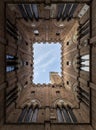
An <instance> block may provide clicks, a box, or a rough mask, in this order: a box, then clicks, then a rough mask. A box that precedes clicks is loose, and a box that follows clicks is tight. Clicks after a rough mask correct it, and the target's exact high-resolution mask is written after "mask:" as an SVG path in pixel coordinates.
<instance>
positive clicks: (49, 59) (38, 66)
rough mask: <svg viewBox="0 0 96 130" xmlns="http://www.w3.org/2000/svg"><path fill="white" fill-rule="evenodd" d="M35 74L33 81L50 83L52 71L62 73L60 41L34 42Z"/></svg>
mask: <svg viewBox="0 0 96 130" xmlns="http://www.w3.org/2000/svg"><path fill="white" fill-rule="evenodd" d="M33 48H34V49H33V52H34V54H33V56H34V65H33V67H34V69H33V72H34V75H33V77H34V78H33V83H35V84H37V83H40V84H43V83H46V84H48V83H50V72H58V73H59V75H61V69H60V68H61V45H60V43H58V42H57V43H55V44H54V43H51V44H49V43H44V44H43V43H40V44H39V43H34V44H33Z"/></svg>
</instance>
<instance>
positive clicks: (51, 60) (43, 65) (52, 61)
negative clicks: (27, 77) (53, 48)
mask: <svg viewBox="0 0 96 130" xmlns="http://www.w3.org/2000/svg"><path fill="white" fill-rule="evenodd" d="M55 60H56V58H54V57H52V58H51V59H50V60H49V61H48V62H47V63H43V64H42V65H41V66H40V68H46V67H48V66H49V65H51V64H52V63H54V61H55Z"/></svg>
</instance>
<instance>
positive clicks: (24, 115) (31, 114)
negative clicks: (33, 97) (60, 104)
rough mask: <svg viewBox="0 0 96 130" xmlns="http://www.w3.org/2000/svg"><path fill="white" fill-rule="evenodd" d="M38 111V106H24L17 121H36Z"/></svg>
mask: <svg viewBox="0 0 96 130" xmlns="http://www.w3.org/2000/svg"><path fill="white" fill-rule="evenodd" d="M38 111H39V108H38V107H35V108H33V107H32V106H30V107H28V106H25V107H24V108H23V109H22V112H21V114H20V116H19V118H18V122H20V123H22V122H24V123H28V122H37V116H38Z"/></svg>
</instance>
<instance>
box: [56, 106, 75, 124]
mask: <svg viewBox="0 0 96 130" xmlns="http://www.w3.org/2000/svg"><path fill="white" fill-rule="evenodd" d="M56 110H57V117H58V122H61V123H62V122H64V123H77V119H76V117H75V115H74V113H73V111H72V109H71V107H69V106H67V107H65V106H62V108H60V107H57V109H56Z"/></svg>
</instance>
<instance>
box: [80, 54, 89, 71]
mask: <svg viewBox="0 0 96 130" xmlns="http://www.w3.org/2000/svg"><path fill="white" fill-rule="evenodd" d="M80 61H81V62H80V69H81V70H83V71H87V72H89V55H84V56H81V59H80Z"/></svg>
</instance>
